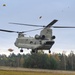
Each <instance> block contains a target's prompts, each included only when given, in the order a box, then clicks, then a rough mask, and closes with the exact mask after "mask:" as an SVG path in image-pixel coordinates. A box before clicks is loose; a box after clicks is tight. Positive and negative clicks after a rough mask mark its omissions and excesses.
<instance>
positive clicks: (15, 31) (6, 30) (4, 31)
mask: <svg viewBox="0 0 75 75" xmlns="http://www.w3.org/2000/svg"><path fill="white" fill-rule="evenodd" d="M0 31H3V32H10V33H18V32H17V31H11V30H5V29H0Z"/></svg>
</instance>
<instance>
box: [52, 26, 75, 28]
mask: <svg viewBox="0 0 75 75" xmlns="http://www.w3.org/2000/svg"><path fill="white" fill-rule="evenodd" d="M52 27H53V28H75V27H74V26H52Z"/></svg>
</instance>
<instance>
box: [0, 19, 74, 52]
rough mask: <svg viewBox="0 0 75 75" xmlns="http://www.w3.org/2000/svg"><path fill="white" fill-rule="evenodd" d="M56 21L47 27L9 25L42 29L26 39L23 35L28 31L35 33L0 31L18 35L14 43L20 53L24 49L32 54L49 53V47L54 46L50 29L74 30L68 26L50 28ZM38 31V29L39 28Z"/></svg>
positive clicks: (53, 37)
mask: <svg viewBox="0 0 75 75" xmlns="http://www.w3.org/2000/svg"><path fill="white" fill-rule="evenodd" d="M57 21H58V20H56V19H54V20H53V21H52V22H50V23H49V24H48V25H47V26H40V25H31V24H22V23H11V24H17V25H26V26H36V27H43V28H41V29H42V30H41V32H40V34H39V35H38V34H36V35H35V37H26V36H24V33H26V32H29V31H35V30H38V29H35V30H29V31H22V32H19V31H12V30H4V29H0V31H3V32H11V33H18V37H17V38H16V41H15V43H14V44H15V46H16V47H18V48H21V50H20V52H23V48H26V49H32V53H37V52H38V50H49V53H50V52H51V50H50V49H51V47H52V46H53V44H54V42H55V41H54V39H55V36H53V35H52V29H51V27H52V28H75V27H72V26H71V27H70V26H69V27H68V26H52V25H54V24H55V23H56V22H57ZM39 29H40V28H39Z"/></svg>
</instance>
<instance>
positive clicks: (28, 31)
mask: <svg viewBox="0 0 75 75" xmlns="http://www.w3.org/2000/svg"><path fill="white" fill-rule="evenodd" d="M40 29H43V28H38V29H33V30H28V31H23V32H24V33H27V32H32V31H37V30H40Z"/></svg>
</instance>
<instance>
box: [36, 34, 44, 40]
mask: <svg viewBox="0 0 75 75" xmlns="http://www.w3.org/2000/svg"><path fill="white" fill-rule="evenodd" d="M35 39H45V35H41V36H40V35H35Z"/></svg>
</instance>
